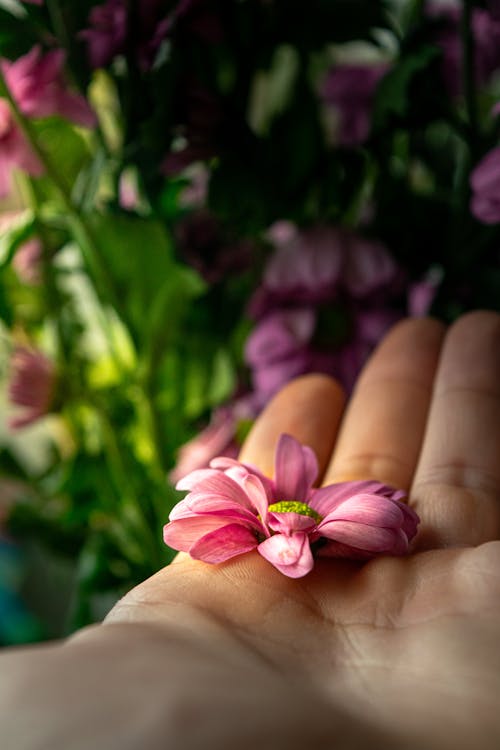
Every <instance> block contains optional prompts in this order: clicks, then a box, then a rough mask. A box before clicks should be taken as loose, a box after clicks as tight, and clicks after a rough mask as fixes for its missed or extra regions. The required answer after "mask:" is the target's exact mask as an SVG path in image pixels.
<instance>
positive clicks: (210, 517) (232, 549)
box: [163, 435, 419, 578]
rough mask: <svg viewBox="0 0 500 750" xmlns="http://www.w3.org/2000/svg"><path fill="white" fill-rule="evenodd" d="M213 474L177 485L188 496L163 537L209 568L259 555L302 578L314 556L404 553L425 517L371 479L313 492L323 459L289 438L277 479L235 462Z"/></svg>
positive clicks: (220, 461)
mask: <svg viewBox="0 0 500 750" xmlns="http://www.w3.org/2000/svg"><path fill="white" fill-rule="evenodd" d="M210 467H211V468H209V469H202V470H199V471H194V472H192V473H191V474H188V475H187V476H186V477H184V479H182V480H181V481H180V482H178V484H177V489H180V490H188V494H187V495H186V497H185V498H184V500H181V502H180V503H179V504H178V505H176V507H175V508H174V509H173V510H172V512H171V513H170V521H169V523H167V524H166V525H165V527H164V530H163V538H164V541H165V543H166V544H168V545H169V546H171V547H173V548H174V549H177V550H181V551H183V552H188V553H189V554H190V555H191V557H193V558H195V559H198V560H203V561H204V562H208V563H221V562H224V561H225V560H229V559H230V558H231V557H235V556H236V555H241V554H243V553H245V552H249V551H250V550H253V549H256V550H257V551H258V552H259V553H260V554H261V555H262V557H264V558H265V559H266V560H268V561H269V562H270V563H271V564H272V565H273V566H274V567H275V568H277V570H279V571H280V572H281V573H283V574H284V575H286V576H289V577H290V578H300V577H302V576H305V575H306V574H307V573H309V572H310V571H311V570H312V568H313V566H314V555H319V556H327V557H347V558H350V559H354V560H366V559H369V558H371V557H374V556H376V555H380V554H389V555H401V554H404V553H405V552H407V551H408V546H409V542H410V541H411V539H412V538H413V537H414V536H415V534H416V531H417V525H418V522H419V519H418V516H417V515H416V513H414V511H413V510H411V509H410V508H409V507H408V506H407V505H405V504H404V503H403V502H401V499H402V498H403V497H404V492H402V491H400V490H395V489H393V488H392V487H388V486H387V485H384V484H381V483H380V482H375V481H371V480H367V481H359V482H342V483H340V484H331V485H328V486H327V487H322V488H321V489H315V488H313V483H314V481H315V480H316V477H317V475H318V464H317V460H316V457H315V455H314V453H313V451H312V450H311V448H309V447H308V446H303V445H301V444H300V443H299V442H298V441H297V440H295V439H294V438H293V437H291V436H290V435H282V436H281V438H280V440H279V443H278V447H277V451H276V460H275V476H274V479H273V480H270V479H268V478H267V477H265V476H263V475H262V474H261V473H260V472H259V471H258V470H257V469H255V468H254V467H252V466H249V465H247V464H243V463H240V462H239V461H236V460H234V459H230V458H216V459H214V460H213V461H211V463H210Z"/></svg>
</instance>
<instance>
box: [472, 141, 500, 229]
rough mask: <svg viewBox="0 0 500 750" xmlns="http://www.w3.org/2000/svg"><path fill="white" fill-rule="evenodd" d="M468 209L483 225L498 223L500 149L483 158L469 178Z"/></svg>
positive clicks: (499, 207) (499, 218)
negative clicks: (470, 194)
mask: <svg viewBox="0 0 500 750" xmlns="http://www.w3.org/2000/svg"><path fill="white" fill-rule="evenodd" d="M470 185H471V188H472V199H471V205H470V209H471V212H472V213H473V214H474V216H475V217H476V219H479V221H482V222H483V223H484V224H496V223H497V222H500V147H497V148H494V149H493V150H492V151H489V152H488V153H487V154H486V156H484V157H483V158H482V159H481V161H480V162H479V164H478V165H477V166H476V167H475V169H474V170H473V172H472V174H471V176H470Z"/></svg>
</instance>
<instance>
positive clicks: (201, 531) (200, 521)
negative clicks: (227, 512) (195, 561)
mask: <svg viewBox="0 0 500 750" xmlns="http://www.w3.org/2000/svg"><path fill="white" fill-rule="evenodd" d="M227 525H228V523H227V518H217V517H216V516H191V517H189V518H179V519H178V520H175V521H170V523H167V524H165V526H164V527H163V541H164V542H165V544H167V545H168V546H169V547H172V548H173V549H176V550H179V551H180V552H189V550H190V549H191V547H192V546H193V544H196V542H197V541H198V540H199V539H201V538H202V537H203V536H205V535H206V534H209V533H210V532H212V531H216V530H217V529H220V528H222V527H223V526H227Z"/></svg>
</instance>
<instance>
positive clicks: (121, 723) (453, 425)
mask: <svg viewBox="0 0 500 750" xmlns="http://www.w3.org/2000/svg"><path fill="white" fill-rule="evenodd" d="M282 432H288V433H291V434H293V435H294V436H295V437H296V438H297V439H299V440H300V441H301V442H303V443H306V444H309V445H310V446H311V447H312V448H313V449H314V450H315V451H316V453H317V455H318V459H319V462H320V466H321V470H322V472H323V482H325V483H330V482H332V481H342V480H346V479H368V478H370V479H377V480H380V481H382V482H386V483H389V484H393V485H396V486H398V487H401V488H404V489H406V490H407V491H408V493H409V502H410V503H411V505H412V506H413V507H415V509H416V510H417V512H418V513H419V515H420V517H421V519H422V524H421V530H420V531H419V533H418V535H417V537H416V540H415V548H414V551H413V553H412V554H411V555H409V556H408V557H405V558H390V557H383V558H378V559H375V560H372V561H371V562H369V563H367V564H364V565H361V564H359V563H351V562H346V561H335V560H320V561H318V562H317V564H316V566H315V569H314V570H313V572H312V573H310V574H309V575H308V576H306V577H305V578H303V579H299V580H290V579H288V578H286V577H284V576H282V575H281V574H279V573H278V572H277V571H276V570H275V569H274V568H273V567H272V566H271V565H269V563H267V562H266V561H265V560H263V559H262V558H261V557H260V556H259V555H258V554H257V553H250V554H247V555H243V556H241V557H238V558H234V559H233V560H230V561H228V562H227V563H224V564H222V565H219V566H210V565H206V564H204V563H201V562H197V561H193V560H191V559H190V558H189V557H187V556H185V555H179V556H178V558H177V559H176V561H175V562H174V564H172V565H171V566H170V567H168V568H166V569H164V570H161V571H160V572H158V573H157V574H156V575H155V576H153V577H152V578H150V579H149V580H147V581H145V582H144V583H143V584H141V585H140V586H138V587H136V588H135V589H134V590H133V591H131V592H130V593H129V594H128V595H127V596H126V597H124V598H123V599H122V600H121V601H120V602H119V603H118V604H117V605H116V606H115V607H114V609H113V610H112V611H111V613H110V614H109V616H108V618H107V620H106V622H105V624H104V625H101V626H94V627H92V628H89V629H87V630H84V631H82V632H80V633H79V634H77V635H76V636H75V637H73V638H72V639H71V640H70V641H69V642H67V643H66V644H65V645H62V646H61V645H57V646H48V647H42V648H33V649H29V650H26V649H24V650H19V651H12V652H10V653H7V654H4V655H3V656H2V657H0V706H1V708H0V724H1V726H2V733H3V736H4V737H7V744H6V748H7V750H18V749H19V750H20V749H21V748H22V749H23V750H31V748H45V747H47V748H58V747H64V748H88V747H93V748H96V747H97V748H101V747H102V748H103V749H104V748H106V750H113V748H114V747H115V746H116V747H117V748H118V747H120V749H121V750H123V748H129V747H130V748H135V747H141V748H157V747H158V748H165V747H175V748H179V750H184V749H185V748H187V749H188V750H191V749H193V750H195V749H196V750H197V749H198V748H200V750H201V748H212V747H213V748H215V747H217V748H220V747H221V746H222V747H238V748H246V747H248V748H252V747H257V746H258V747H259V748H267V747H269V748H274V749H276V748H278V750H279V749H280V748H288V750H290V749H292V750H293V748H297V749H298V748H304V747H317V748H333V747H335V748H356V747H370V748H379V747H380V748H385V749H387V748H389V749H391V748H394V749H396V748H397V749H398V750H400V749H401V748H410V750H411V748H424V747H425V748H431V749H432V748H444V749H447V748H450V749H451V748H453V750H457V748H458V749H460V748H464V750H465V749H466V748H470V747H476V748H481V749H482V750H489V748H492V750H493V748H497V747H498V744H499V741H500V711H499V709H500V697H499V696H500V645H499V636H498V634H499V633H500V542H499V541H497V540H498V539H499V529H500V460H499V459H500V316H498V315H496V314H494V313H489V312H475V313H471V314H469V315H467V316H464V317H463V318H461V319H460V320H459V321H458V322H456V323H455V324H454V325H453V326H452V327H451V328H450V329H449V330H446V329H445V328H444V327H443V326H442V325H441V324H440V323H438V322H436V321H433V320H412V321H405V322H403V323H400V324H399V325H398V326H396V327H395V328H394V329H393V330H392V331H391V332H390V333H389V334H388V336H387V337H386V338H385V340H384V341H383V342H382V343H381V345H380V346H379V347H378V349H377V350H376V352H375V353H374V355H373V356H372V358H371V360H370V362H369V363H368V364H367V366H366V368H365V370H364V372H363V374H362V375H361V377H360V379H359V382H358V385H357V387H356V390H355V392H354V394H353V396H352V399H351V402H350V404H349V405H348V406H347V408H345V409H344V398H343V395H342V393H341V391H340V388H339V386H338V385H337V384H336V383H334V382H333V381H332V380H330V379H329V378H327V377H325V376H319V375H309V376H306V377H303V378H300V379H299V380H297V381H294V382H293V383H291V384H290V385H288V386H287V387H286V388H285V389H284V390H283V391H281V392H280V393H279V394H278V395H277V396H276V397H275V399H274V400H273V402H272V403H271V404H270V405H269V407H268V408H267V410H266V411H265V413H264V414H263V415H262V416H261V417H260V419H259V420H258V421H257V423H256V425H255V427H254V429H253V430H252V432H251V433H250V435H249V437H248V439H247V441H246V443H245V445H244V447H243V450H242V454H241V459H242V460H244V461H247V462H251V463H253V464H255V465H257V466H259V467H260V468H261V469H262V470H263V471H265V472H268V473H269V471H270V469H271V467H272V458H273V453H274V449H275V445H276V442H277V439H278V437H279V435H280V434H281V433H282ZM7 675H8V677H7ZM20 706H22V712H21V711H20V708H19V707H20ZM21 713H22V718H21Z"/></svg>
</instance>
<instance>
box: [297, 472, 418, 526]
mask: <svg viewBox="0 0 500 750" xmlns="http://www.w3.org/2000/svg"><path fill="white" fill-rule="evenodd" d="M364 493H366V494H369V495H381V496H382V497H390V498H392V499H395V500H399V499H400V498H402V497H404V496H405V493H404V492H403V491H402V490H396V489H394V488H393V487H390V486H389V485H387V484H382V482H376V481H374V480H372V479H368V480H361V481H357V482H339V483H338V484H329V485H328V486H327V487H321V488H320V489H318V490H313V491H312V493H311V495H310V496H309V500H308V501H307V502H308V505H309V506H310V507H311V508H313V509H314V510H315V511H316V513H319V515H320V516H322V517H323V518H324V517H325V516H327V515H328V514H329V513H331V512H332V511H333V510H334V509H335V508H336V507H337V506H338V505H340V504H341V503H343V502H345V500H348V499H349V498H350V497H352V496H353V495H360V494H364Z"/></svg>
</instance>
